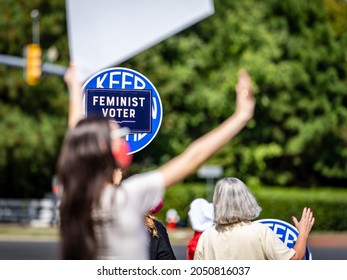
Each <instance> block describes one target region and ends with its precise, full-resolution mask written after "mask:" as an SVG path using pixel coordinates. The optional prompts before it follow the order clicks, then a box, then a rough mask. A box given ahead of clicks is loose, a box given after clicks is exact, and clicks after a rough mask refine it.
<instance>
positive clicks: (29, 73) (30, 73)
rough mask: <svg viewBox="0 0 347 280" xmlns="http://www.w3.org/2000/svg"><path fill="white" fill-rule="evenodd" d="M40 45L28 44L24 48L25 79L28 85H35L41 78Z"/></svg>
mask: <svg viewBox="0 0 347 280" xmlns="http://www.w3.org/2000/svg"><path fill="white" fill-rule="evenodd" d="M41 54H42V52H41V47H40V45H38V44H29V45H27V46H26V49H25V57H26V65H25V80H26V81H27V83H28V84H29V85H35V84H37V83H38V82H39V81H40V78H41V73H42V69H41Z"/></svg>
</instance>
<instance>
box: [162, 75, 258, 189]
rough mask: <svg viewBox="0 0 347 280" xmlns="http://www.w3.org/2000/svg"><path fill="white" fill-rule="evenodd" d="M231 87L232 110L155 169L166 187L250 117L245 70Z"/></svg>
mask: <svg viewBox="0 0 347 280" xmlns="http://www.w3.org/2000/svg"><path fill="white" fill-rule="evenodd" d="M235 90H236V110H235V112H234V113H233V114H232V115H231V116H230V117H229V118H228V119H227V120H225V121H224V122H223V123H222V124H220V125H219V126H218V127H217V128H215V129H213V130H211V131H210V132H208V133H207V134H205V135H203V136H202V137H200V138H198V139H197V140H195V141H194V142H192V143H191V144H190V145H189V146H188V148H187V149H186V150H185V151H184V152H183V153H182V154H180V155H179V156H177V157H175V158H173V159H172V160H170V161H169V162H167V163H166V164H164V165H162V166H161V167H159V168H158V170H159V171H160V172H162V174H163V176H164V181H165V186H166V187H170V186H171V185H173V184H175V183H177V182H179V181H181V180H183V179H184V178H186V177H187V176H189V175H190V174H191V173H193V172H194V171H195V170H196V169H197V168H198V167H199V166H200V165H201V164H203V163H204V162H205V161H206V160H207V159H208V158H209V157H211V156H212V155H213V154H215V153H216V152H217V151H218V150H220V149H221V148H222V147H224V146H225V145H226V144H227V143H228V142H229V141H230V140H231V139H232V138H233V137H234V136H236V135H237V134H238V133H239V132H240V131H241V130H242V128H243V127H244V126H245V125H246V124H247V122H248V121H249V120H250V119H251V118H252V117H253V113H254V107H255V98H254V96H253V90H252V84H251V78H250V76H249V75H248V73H247V72H246V71H245V70H242V71H240V74H239V79H238V83H237V85H236V87H235Z"/></svg>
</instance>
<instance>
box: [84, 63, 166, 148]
mask: <svg viewBox="0 0 347 280" xmlns="http://www.w3.org/2000/svg"><path fill="white" fill-rule="evenodd" d="M83 93H84V97H83V108H84V113H85V115H86V116H88V115H99V116H103V117H105V118H108V119H113V120H114V121H116V122H117V123H118V124H119V125H120V126H121V127H128V128H129V129H130V134H129V135H127V136H126V141H127V142H128V143H129V146H130V151H129V154H133V153H136V152H138V151H140V150H142V149H143V148H145V147H146V146H147V145H148V144H149V143H150V142H151V141H152V140H153V139H154V137H155V136H156V134H157V133H158V131H159V128H160V125H161V121H162V116H163V109H162V104H161V100H160V96H159V93H158V91H157V90H156V88H155V87H154V85H153V84H152V83H151V81H150V80H148V79H147V78H146V77H145V76H144V75H142V74H140V73H139V72H136V71H134V70H131V69H128V68H122V67H114V68H108V69H105V70H102V71H100V72H98V73H96V74H94V75H93V76H92V77H91V78H89V79H88V80H87V81H86V82H85V83H84V85H83Z"/></svg>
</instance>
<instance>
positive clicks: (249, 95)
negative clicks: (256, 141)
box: [235, 69, 255, 121]
mask: <svg viewBox="0 0 347 280" xmlns="http://www.w3.org/2000/svg"><path fill="white" fill-rule="evenodd" d="M235 90H236V111H237V112H238V113H239V114H241V115H242V116H243V117H244V118H245V121H248V120H250V119H251V118H252V117H253V114H254V108H255V98H254V95H253V87H252V80H251V77H250V76H249V74H248V72H247V71H246V70H244V69H241V70H240V72H239V77H238V81H237V84H236V86H235Z"/></svg>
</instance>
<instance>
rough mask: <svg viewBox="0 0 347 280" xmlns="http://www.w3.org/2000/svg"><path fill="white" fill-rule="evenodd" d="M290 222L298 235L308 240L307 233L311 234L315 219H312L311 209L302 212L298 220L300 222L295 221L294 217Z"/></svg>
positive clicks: (306, 208)
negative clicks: (303, 235)
mask: <svg viewBox="0 0 347 280" xmlns="http://www.w3.org/2000/svg"><path fill="white" fill-rule="evenodd" d="M292 221H293V223H294V225H295V227H296V228H297V229H298V231H299V233H300V234H305V235H306V237H307V238H308V235H309V233H310V232H311V229H312V227H313V224H314V222H315V218H314V217H313V212H312V210H311V208H308V207H305V208H304V210H303V211H302V216H301V219H300V222H298V220H297V219H296V217H294V216H293V217H292Z"/></svg>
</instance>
